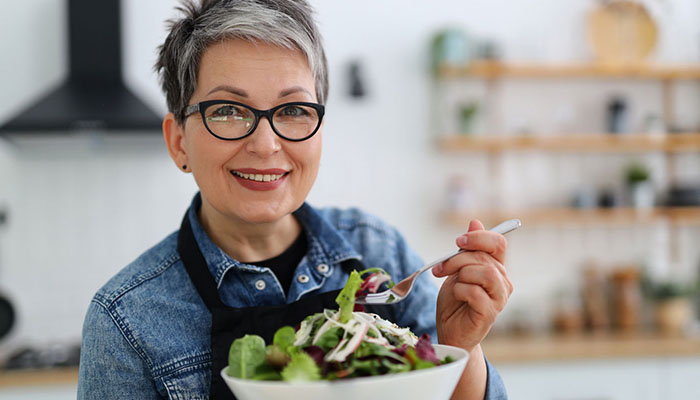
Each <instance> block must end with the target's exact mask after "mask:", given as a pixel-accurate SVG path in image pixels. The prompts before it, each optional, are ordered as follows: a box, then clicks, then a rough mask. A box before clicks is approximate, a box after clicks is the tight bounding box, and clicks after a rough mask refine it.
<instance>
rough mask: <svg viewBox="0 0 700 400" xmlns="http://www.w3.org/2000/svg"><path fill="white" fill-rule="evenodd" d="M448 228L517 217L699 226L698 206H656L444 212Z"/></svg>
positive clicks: (532, 221)
mask: <svg viewBox="0 0 700 400" xmlns="http://www.w3.org/2000/svg"><path fill="white" fill-rule="evenodd" d="M443 216H444V219H445V221H446V222H448V223H449V224H451V225H455V226H460V227H463V226H464V225H465V223H466V222H465V221H469V220H470V219H474V218H477V219H479V220H481V221H484V222H488V223H489V224H493V223H496V222H499V221H501V220H505V219H510V218H519V219H520V220H521V221H522V222H523V226H537V225H561V226H565V225H571V226H581V225H591V224H599V225H631V224H648V223H652V222H664V221H668V222H670V223H671V224H673V225H678V226H700V207H658V208H653V209H650V210H637V209H634V208H622V207H619V208H593V209H582V208H566V207H562V208H538V209H523V210H500V211H489V210H484V211H474V212H450V211H446V212H444V215H443Z"/></svg>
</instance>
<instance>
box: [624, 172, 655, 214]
mask: <svg viewBox="0 0 700 400" xmlns="http://www.w3.org/2000/svg"><path fill="white" fill-rule="evenodd" d="M650 177H651V173H650V172H649V169H648V168H647V167H646V166H645V165H643V164H631V165H629V166H628V167H627V169H626V170H625V180H626V182H627V189H628V191H629V197H630V203H631V205H632V206H633V207H635V208H637V209H649V208H653V207H654V197H655V196H654V185H653V184H652V182H651V179H650Z"/></svg>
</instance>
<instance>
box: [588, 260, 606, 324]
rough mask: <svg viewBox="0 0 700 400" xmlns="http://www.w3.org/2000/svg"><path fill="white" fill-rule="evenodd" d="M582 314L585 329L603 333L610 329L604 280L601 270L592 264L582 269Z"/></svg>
mask: <svg viewBox="0 0 700 400" xmlns="http://www.w3.org/2000/svg"><path fill="white" fill-rule="evenodd" d="M582 297H583V312H584V320H585V324H586V328H588V329H589V330H591V331H592V332H596V333H598V332H604V331H607V330H608V328H609V327H610V315H609V311H608V297H607V295H606V280H605V276H604V275H603V272H602V271H601V269H600V268H599V267H598V266H597V265H594V264H591V265H588V266H586V267H585V268H584V269H583V289H582Z"/></svg>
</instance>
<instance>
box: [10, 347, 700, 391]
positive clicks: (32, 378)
mask: <svg viewBox="0 0 700 400" xmlns="http://www.w3.org/2000/svg"><path fill="white" fill-rule="evenodd" d="M483 348H484V353H485V354H486V357H487V358H488V359H489V361H491V362H493V363H495V364H502V363H533V362H547V361H571V362H575V361H585V360H601V359H630V358H649V357H700V337H668V336H659V335H654V334H635V335H574V336H556V335H533V336H494V337H488V338H487V339H486V340H485V341H484V343H483ZM77 382H78V368H77V367H65V368H51V369H41V370H0V388H8V387H18V386H39V385H42V386H46V385H71V384H77Z"/></svg>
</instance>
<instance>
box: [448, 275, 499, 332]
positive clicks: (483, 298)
mask: <svg viewBox="0 0 700 400" xmlns="http://www.w3.org/2000/svg"><path fill="white" fill-rule="evenodd" d="M452 293H453V295H454V297H455V299H457V300H459V301H461V302H463V303H467V304H469V307H471V309H472V310H474V312H475V313H476V314H478V315H480V316H481V317H482V318H483V319H484V320H485V322H487V323H489V324H490V323H492V322H493V321H494V320H495V319H496V315H498V312H497V311H496V309H495V307H494V306H493V301H492V300H491V298H490V297H489V295H488V294H487V293H486V291H485V290H484V288H482V287H481V286H479V285H473V284H469V283H462V282H457V283H456V284H455V285H454V287H453V288H452Z"/></svg>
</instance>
